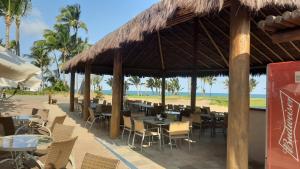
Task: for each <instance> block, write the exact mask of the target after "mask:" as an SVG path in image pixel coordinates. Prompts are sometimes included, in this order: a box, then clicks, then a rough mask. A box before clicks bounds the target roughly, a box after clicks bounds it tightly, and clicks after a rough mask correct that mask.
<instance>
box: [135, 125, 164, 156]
mask: <svg viewBox="0 0 300 169" xmlns="http://www.w3.org/2000/svg"><path fill="white" fill-rule="evenodd" d="M136 135H138V136H140V137H142V141H141V151H142V150H143V143H144V139H145V137H148V138H149V142H148V143H149V145H150V138H152V139H153V136H157V137H158V139H159V140H160V139H161V138H160V133H159V128H150V129H145V126H144V122H143V121H142V120H134V134H133V139H132V146H134V141H135V136H136Z"/></svg>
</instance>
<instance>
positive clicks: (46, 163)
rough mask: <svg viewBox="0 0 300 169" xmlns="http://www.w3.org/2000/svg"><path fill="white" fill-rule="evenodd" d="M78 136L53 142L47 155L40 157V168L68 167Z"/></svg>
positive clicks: (38, 161)
mask: <svg viewBox="0 0 300 169" xmlns="http://www.w3.org/2000/svg"><path fill="white" fill-rule="evenodd" d="M76 140H77V137H74V138H71V139H68V140H64V141H56V142H53V143H52V144H51V145H50V146H49V147H48V149H47V152H48V153H47V155H45V156H42V157H40V158H39V159H38V160H37V163H38V165H39V167H40V168H51V169H52V168H66V166H67V164H68V162H69V157H70V155H71V152H72V149H73V147H74V144H75V142H76Z"/></svg>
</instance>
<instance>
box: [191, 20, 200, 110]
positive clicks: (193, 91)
mask: <svg viewBox="0 0 300 169" xmlns="http://www.w3.org/2000/svg"><path fill="white" fill-rule="evenodd" d="M198 32H199V18H198V17H195V18H194V42H193V69H194V70H193V74H192V80H191V110H192V112H194V111H195V110H196V92H197V75H196V70H197V52H198Z"/></svg>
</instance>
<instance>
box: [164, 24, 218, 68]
mask: <svg viewBox="0 0 300 169" xmlns="http://www.w3.org/2000/svg"><path fill="white" fill-rule="evenodd" d="M169 32H170V33H171V34H172V36H173V37H175V38H177V39H178V40H180V42H183V43H185V44H186V45H187V46H189V47H190V48H193V46H192V45H191V44H190V43H188V42H187V41H186V40H184V39H183V38H181V37H180V36H179V35H177V34H176V33H174V32H173V31H172V30H169ZM198 44H201V43H200V42H198ZM201 45H202V44H201ZM197 53H198V54H200V55H201V56H204V57H205V58H206V59H208V60H210V61H211V62H213V63H214V64H216V65H218V66H220V67H222V68H224V66H223V65H221V64H220V63H218V62H216V61H215V60H214V59H212V58H211V57H209V56H208V55H207V54H205V53H204V52H202V51H200V50H197Z"/></svg>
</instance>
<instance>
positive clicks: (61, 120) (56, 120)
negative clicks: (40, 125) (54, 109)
mask: <svg viewBox="0 0 300 169" xmlns="http://www.w3.org/2000/svg"><path fill="white" fill-rule="evenodd" d="M66 117H67V116H66V115H64V116H56V117H55V118H54V120H53V122H52V124H51V126H50V127H49V129H50V131H51V132H52V131H53V129H54V126H55V124H63V123H64V121H65V119H66Z"/></svg>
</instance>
